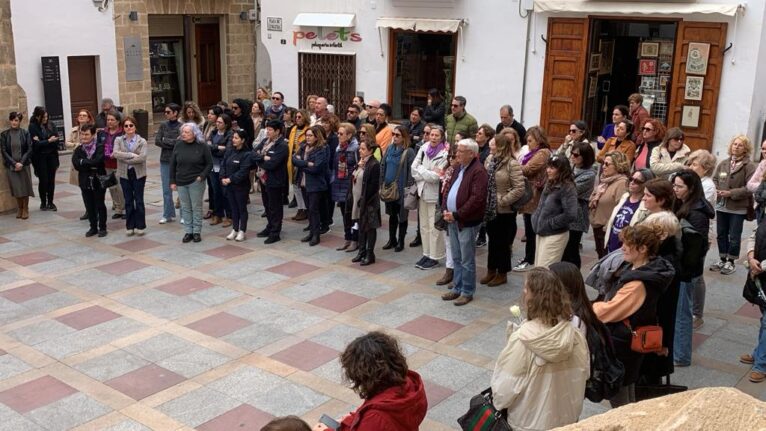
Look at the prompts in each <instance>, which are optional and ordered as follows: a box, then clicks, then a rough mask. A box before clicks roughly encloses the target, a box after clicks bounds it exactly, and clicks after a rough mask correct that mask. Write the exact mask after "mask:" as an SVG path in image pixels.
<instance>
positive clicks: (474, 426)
mask: <svg viewBox="0 0 766 431" xmlns="http://www.w3.org/2000/svg"><path fill="white" fill-rule="evenodd" d="M507 413H508V412H507V411H506V410H505V409H503V410H497V409H496V408H495V406H494V405H493V404H492V388H487V389H485V390H483V391H481V393H480V394H479V395H476V396H474V397H473V398H471V402H470V404H469V407H468V411H467V412H466V414H464V415H463V416H460V417H459V418H458V420H457V423H458V424H460V429H462V430H463V431H512V428H511V426H510V425H508V420H507V416H508V414H507Z"/></svg>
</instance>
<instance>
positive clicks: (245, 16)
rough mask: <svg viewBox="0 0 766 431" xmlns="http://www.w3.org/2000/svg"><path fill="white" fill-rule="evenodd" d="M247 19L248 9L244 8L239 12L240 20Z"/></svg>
mask: <svg viewBox="0 0 766 431" xmlns="http://www.w3.org/2000/svg"><path fill="white" fill-rule="evenodd" d="M247 19H248V18H247V11H246V10H243V11H242V12H240V13H239V20H240V21H247Z"/></svg>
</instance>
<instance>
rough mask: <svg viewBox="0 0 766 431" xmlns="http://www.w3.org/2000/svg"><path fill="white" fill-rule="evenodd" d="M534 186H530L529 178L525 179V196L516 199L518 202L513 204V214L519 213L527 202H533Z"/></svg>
mask: <svg viewBox="0 0 766 431" xmlns="http://www.w3.org/2000/svg"><path fill="white" fill-rule="evenodd" d="M532 194H533V191H532V185H531V184H529V180H528V179H527V177H524V194H523V195H521V197H520V198H518V199H516V202H514V203H512V204H511V210H512V211H513V212H519V211H520V210H521V209H522V208H524V205H526V204H527V202H529V201H531V200H532Z"/></svg>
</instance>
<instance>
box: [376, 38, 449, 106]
mask: <svg viewBox="0 0 766 431" xmlns="http://www.w3.org/2000/svg"><path fill="white" fill-rule="evenodd" d="M456 49H457V36H456V35H455V34H452V33H449V34H444V33H425V32H412V31H402V30H393V31H391V52H392V53H393V55H392V56H391V66H390V67H391V71H390V72H391V73H389V79H390V81H389V85H388V88H389V100H390V101H391V106H392V108H393V117H394V118H397V119H401V118H408V117H409V114H410V111H411V110H412V108H414V107H416V106H420V107H425V106H426V102H427V99H428V90H430V89H432V88H436V89H438V90H439V91H441V92H442V93H443V94H444V95H445V100H450V99H451V98H452V96H453V92H454V88H455V51H456Z"/></svg>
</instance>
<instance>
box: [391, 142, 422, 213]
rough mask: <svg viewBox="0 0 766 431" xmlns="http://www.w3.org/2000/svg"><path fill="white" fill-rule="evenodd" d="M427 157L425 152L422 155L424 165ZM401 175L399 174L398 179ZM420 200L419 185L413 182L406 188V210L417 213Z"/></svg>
mask: <svg viewBox="0 0 766 431" xmlns="http://www.w3.org/2000/svg"><path fill="white" fill-rule="evenodd" d="M424 157H425V152H421V153H420V163H423V158H424ZM398 176H399V175H398V174H397V177H398ZM419 200H420V197H419V196H418V183H416V182H414V181H413V182H412V184H410V185H408V186H407V187H405V188H404V209H406V210H410V211H415V210H417V209H418V201H419Z"/></svg>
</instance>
